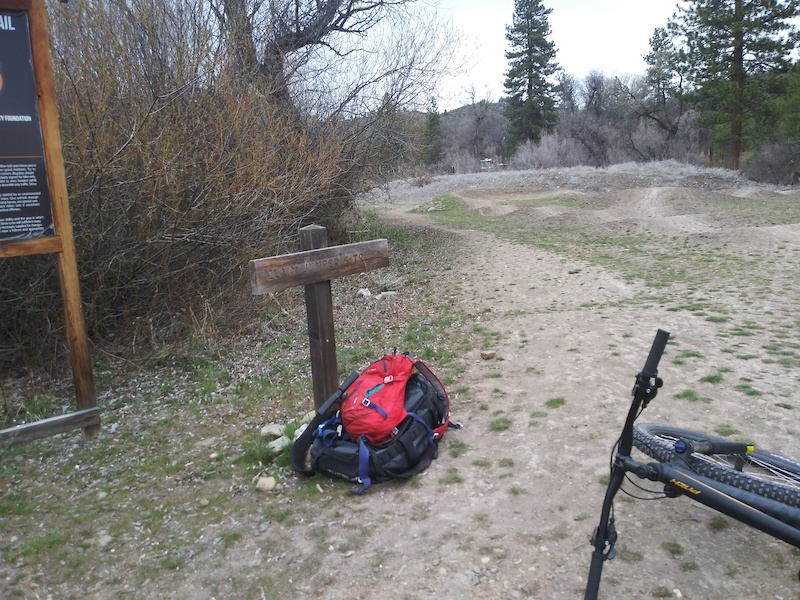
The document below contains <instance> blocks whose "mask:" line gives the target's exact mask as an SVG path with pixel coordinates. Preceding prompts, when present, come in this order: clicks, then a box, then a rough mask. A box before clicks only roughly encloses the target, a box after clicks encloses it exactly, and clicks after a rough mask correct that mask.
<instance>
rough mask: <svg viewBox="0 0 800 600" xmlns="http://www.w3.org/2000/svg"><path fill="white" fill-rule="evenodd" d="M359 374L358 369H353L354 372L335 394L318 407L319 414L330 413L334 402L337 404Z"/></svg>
mask: <svg viewBox="0 0 800 600" xmlns="http://www.w3.org/2000/svg"><path fill="white" fill-rule="evenodd" d="M358 375H359V373H358V371H353V372H352V373H350V375H349V376H348V377H347V379H345V380H344V383H343V384H342V385H340V386H339V388H338V389H337V390H336V391H335V392H333V395H332V396H331V397H330V398H328V399H327V400H326V401H325V404H323V405H322V406H320V407H319V408H318V409H317V414H320V415H325V414H328V412H329V411H330V409H331V407H332V406H333V405H334V404H336V403H337V402H338V401H339V400H340V399H341V398H342V396H344V394H345V392H346V391H347V388H349V387H350V386H351V385H353V382H354V381H355V380H356V379H358Z"/></svg>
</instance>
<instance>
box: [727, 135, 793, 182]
mask: <svg viewBox="0 0 800 600" xmlns="http://www.w3.org/2000/svg"><path fill="white" fill-rule="evenodd" d="M741 170H742V172H743V173H745V174H746V175H747V176H748V177H750V178H751V179H753V180H755V181H761V182H765V183H775V184H780V185H796V184H797V183H800V145H798V144H796V143H795V144H789V143H786V142H773V143H770V144H767V145H765V146H764V147H762V148H761V149H760V150H759V151H758V152H757V153H755V154H754V155H752V156H748V157H745V158H744V160H743V161H742V169H741Z"/></svg>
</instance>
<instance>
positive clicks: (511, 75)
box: [504, 0, 559, 148]
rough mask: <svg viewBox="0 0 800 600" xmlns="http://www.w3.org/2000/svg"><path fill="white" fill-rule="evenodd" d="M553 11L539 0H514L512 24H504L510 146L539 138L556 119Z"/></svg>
mask: <svg viewBox="0 0 800 600" xmlns="http://www.w3.org/2000/svg"><path fill="white" fill-rule="evenodd" d="M551 12H553V9H551V8H545V7H544V6H543V5H542V2H541V0H514V16H513V20H512V24H511V25H510V26H506V39H507V40H508V41H509V43H510V44H511V50H507V51H506V59H507V60H508V61H509V63H510V64H509V69H508V71H507V72H506V80H505V84H504V87H505V90H506V93H507V94H508V96H509V97H508V99H507V101H506V108H505V111H504V113H505V116H506V117H507V118H508V120H509V128H508V129H509V135H510V138H511V140H510V143H511V146H512V148H513V147H516V146H517V145H518V144H520V143H522V142H525V141H528V140H530V141H533V142H538V141H539V139H541V136H542V133H545V132H549V131H552V129H553V127H554V126H555V123H556V110H555V86H554V85H553V84H552V83H550V82H549V81H548V77H550V76H552V75H553V74H554V73H556V71H558V68H559V67H558V64H557V63H556V62H555V60H554V59H555V55H556V48H555V45H554V44H553V43H552V42H550V41H548V40H547V36H548V35H550V24H549V22H548V20H547V16H548V15H549V14H550V13H551Z"/></svg>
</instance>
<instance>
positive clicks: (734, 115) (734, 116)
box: [728, 0, 745, 170]
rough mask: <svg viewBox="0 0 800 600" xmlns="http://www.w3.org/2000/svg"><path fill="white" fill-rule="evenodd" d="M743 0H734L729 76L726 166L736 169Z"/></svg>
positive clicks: (739, 150)
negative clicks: (730, 100) (730, 96)
mask: <svg viewBox="0 0 800 600" xmlns="http://www.w3.org/2000/svg"><path fill="white" fill-rule="evenodd" d="M742 3H743V0H736V2H735V8H734V22H733V63H732V65H731V67H732V69H731V77H732V80H733V106H732V108H731V149H730V156H729V157H728V167H729V168H731V169H733V170H737V169H738V168H739V157H740V156H741V154H742V135H743V131H742V123H743V121H744V106H743V102H744V84H745V77H744V33H743V20H744V9H743V6H742Z"/></svg>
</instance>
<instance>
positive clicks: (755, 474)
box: [633, 423, 800, 508]
mask: <svg viewBox="0 0 800 600" xmlns="http://www.w3.org/2000/svg"><path fill="white" fill-rule="evenodd" d="M677 439H683V440H687V441H697V440H710V441H714V440H717V441H720V440H723V438H720V437H717V436H713V435H706V434H704V433H698V432H696V431H691V430H689V429H682V428H680V427H672V426H670V425H659V424H654V423H640V424H637V425H636V426H635V428H634V432H633V443H634V446H636V448H638V449H639V450H641V451H642V452H644V453H645V454H647V455H648V456H650V457H652V458H654V459H656V460H658V461H660V462H663V463H670V462H676V463H680V464H685V465H687V466H688V467H689V468H691V469H692V470H693V471H694V472H695V473H697V474H699V475H702V476H704V477H708V478H709V479H713V480H714V481H719V482H722V483H726V484H728V485H731V486H734V487H737V488H739V489H742V490H747V491H748V492H752V493H754V494H758V495H759V496H763V497H765V498H769V499H771V500H775V501H777V502H781V503H783V504H786V505H789V506H794V507H798V508H800V463H797V462H796V461H794V460H791V459H788V458H784V457H783V456H779V455H777V454H772V453H771V452H766V451H764V450H759V449H756V451H755V452H754V453H753V454H748V455H744V456H741V455H728V454H712V455H705V454H697V453H692V454H691V455H689V456H685V455H684V456H680V455H678V454H676V453H675V451H674V448H673V444H674V442H675V440H677ZM723 441H724V440H723Z"/></svg>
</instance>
